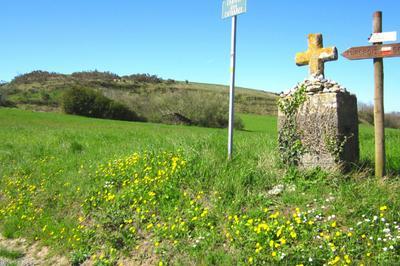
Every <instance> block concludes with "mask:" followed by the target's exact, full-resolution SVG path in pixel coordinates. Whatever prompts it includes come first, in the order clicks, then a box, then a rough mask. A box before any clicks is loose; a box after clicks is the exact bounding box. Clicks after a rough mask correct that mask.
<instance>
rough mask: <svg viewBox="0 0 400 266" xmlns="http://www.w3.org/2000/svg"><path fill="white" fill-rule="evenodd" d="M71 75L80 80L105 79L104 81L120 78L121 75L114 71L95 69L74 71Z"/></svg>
mask: <svg viewBox="0 0 400 266" xmlns="http://www.w3.org/2000/svg"><path fill="white" fill-rule="evenodd" d="M71 76H72V77H73V78H75V79H78V80H89V79H91V80H93V79H95V80H103V81H114V80H115V79H119V78H120V77H119V76H118V75H117V74H114V73H112V72H108V71H106V72H100V71H97V70H94V71H82V72H75V73H72V74H71Z"/></svg>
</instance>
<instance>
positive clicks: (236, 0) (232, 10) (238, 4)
mask: <svg viewBox="0 0 400 266" xmlns="http://www.w3.org/2000/svg"><path fill="white" fill-rule="evenodd" d="M246 11H247V0H224V1H223V2H222V18H223V19H224V18H229V17H233V16H236V15H240V14H243V13H246Z"/></svg>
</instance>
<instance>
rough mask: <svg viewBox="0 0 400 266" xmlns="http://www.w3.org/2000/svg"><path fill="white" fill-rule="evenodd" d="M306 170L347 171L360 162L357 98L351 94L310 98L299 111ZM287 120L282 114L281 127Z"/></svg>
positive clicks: (339, 93)
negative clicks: (319, 168)
mask: <svg viewBox="0 0 400 266" xmlns="http://www.w3.org/2000/svg"><path fill="white" fill-rule="evenodd" d="M296 119H297V122H296V123H297V128H298V130H299V132H300V136H301V142H302V144H303V147H305V150H306V152H305V154H303V155H302V157H301V158H300V166H301V167H303V168H315V167H321V168H322V169H326V170H332V169H343V170H344V169H346V168H347V167H348V166H349V165H351V164H352V163H356V162H358V160H359V140H358V113H357V98H356V96H354V95H351V94H349V93H348V92H342V91H339V92H329V93H317V94H313V95H307V100H306V101H305V103H303V105H302V106H301V107H300V108H299V110H298V111H297V117H296ZM284 120H285V117H284V116H283V115H282V114H281V113H279V119H278V121H279V125H278V128H279V130H281V126H280V125H281V124H282V123H283V122H284Z"/></svg>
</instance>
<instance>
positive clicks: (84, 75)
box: [0, 71, 277, 121]
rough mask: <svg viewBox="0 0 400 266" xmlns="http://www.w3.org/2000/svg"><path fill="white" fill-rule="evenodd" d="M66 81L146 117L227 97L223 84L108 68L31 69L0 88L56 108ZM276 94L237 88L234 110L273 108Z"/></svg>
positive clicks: (6, 94) (23, 100)
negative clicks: (124, 73)
mask: <svg viewBox="0 0 400 266" xmlns="http://www.w3.org/2000/svg"><path fill="white" fill-rule="evenodd" d="M72 87H80V88H91V89H95V90H97V91H100V92H101V93H103V94H104V95H105V96H106V97H109V98H111V99H113V100H115V101H118V102H121V103H123V104H125V105H127V106H128V107H129V108H131V109H132V110H134V111H135V112H137V113H138V114H140V115H142V116H146V117H149V116H150V119H149V120H150V121H157V120H160V117H162V116H165V115H169V114H171V113H180V112H181V111H182V110H179V108H180V109H186V108H187V106H188V105H190V104H191V102H193V101H194V99H196V101H198V100H199V99H201V101H203V103H205V104H206V103H207V102H209V101H210V102H213V101H214V102H215V101H219V102H221V104H222V103H224V104H226V103H227V102H228V93H229V89H228V87H227V86H222V85H214V84H203V83H195V82H190V81H175V80H171V79H168V80H165V79H161V78H159V77H157V76H154V75H149V74H135V75H129V76H122V77H121V76H118V75H116V74H113V73H109V72H98V71H88V72H76V73H73V74H71V75H64V74H59V73H49V72H45V71H34V72H31V73H28V74H24V75H20V76H17V77H16V78H14V79H13V80H12V81H11V82H10V83H7V84H3V85H1V87H0V92H1V95H2V97H3V98H6V99H7V102H8V104H14V105H15V106H18V107H19V108H23V109H34V110H41V111H61V106H60V100H61V95H62V94H63V92H64V91H65V90H66V89H68V88H72ZM276 100H277V95H276V94H274V93H269V92H264V91H258V90H252V89H246V88H238V89H237V91H236V98H235V102H236V112H239V113H249V114H261V115H266V114H269V115H271V114H276V112H277V107H276Z"/></svg>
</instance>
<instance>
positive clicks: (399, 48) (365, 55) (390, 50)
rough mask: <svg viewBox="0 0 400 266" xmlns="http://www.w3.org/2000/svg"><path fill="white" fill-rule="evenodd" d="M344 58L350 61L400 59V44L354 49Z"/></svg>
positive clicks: (346, 53) (345, 53)
mask: <svg viewBox="0 0 400 266" xmlns="http://www.w3.org/2000/svg"><path fill="white" fill-rule="evenodd" d="M342 56H344V57H346V58H347V59H350V60H361V59H373V58H386V57H400V43H395V44H385V45H373V46H360V47H353V48H350V49H348V50H347V51H345V52H344V53H343V54H342Z"/></svg>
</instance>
